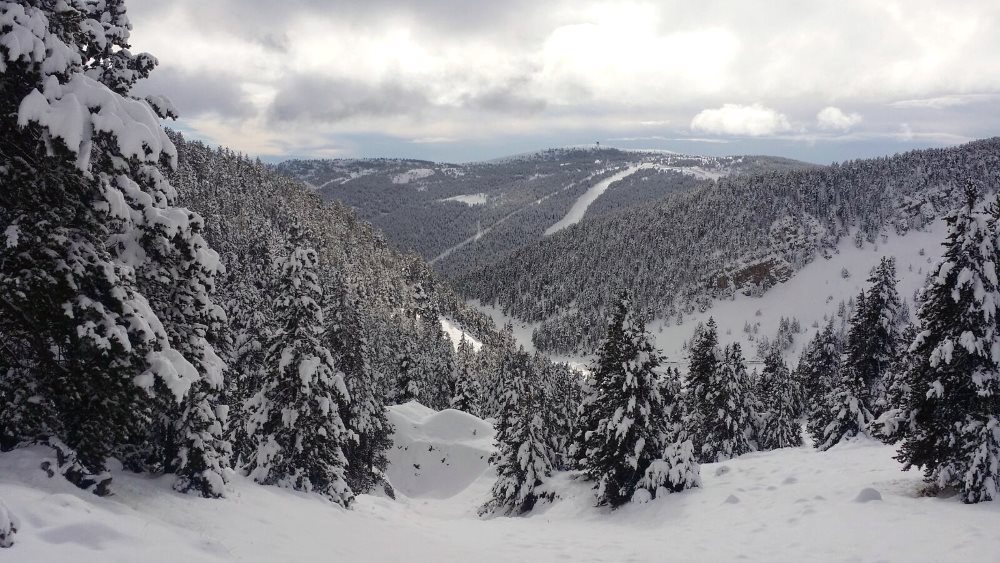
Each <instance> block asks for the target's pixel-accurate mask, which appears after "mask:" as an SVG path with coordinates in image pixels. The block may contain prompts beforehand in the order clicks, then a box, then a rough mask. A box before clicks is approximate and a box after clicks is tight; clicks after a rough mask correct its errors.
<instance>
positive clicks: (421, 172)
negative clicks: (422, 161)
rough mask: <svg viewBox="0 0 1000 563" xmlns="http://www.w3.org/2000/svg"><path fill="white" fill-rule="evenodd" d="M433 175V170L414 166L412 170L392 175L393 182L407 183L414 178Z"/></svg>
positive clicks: (418, 178)
mask: <svg viewBox="0 0 1000 563" xmlns="http://www.w3.org/2000/svg"><path fill="white" fill-rule="evenodd" d="M433 175H434V171H433V170H431V169H430V168H414V169H412V170H407V171H406V172H402V173H399V174H396V175H395V176H393V177H392V183H393V184H409V183H410V182H412V181H414V180H420V179H422V178H427V177H430V176H433Z"/></svg>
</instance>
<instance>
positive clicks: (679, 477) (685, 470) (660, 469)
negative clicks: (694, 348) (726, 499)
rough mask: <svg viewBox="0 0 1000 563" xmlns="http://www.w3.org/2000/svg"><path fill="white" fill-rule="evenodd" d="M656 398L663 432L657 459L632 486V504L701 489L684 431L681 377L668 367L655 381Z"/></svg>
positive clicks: (699, 471) (675, 370)
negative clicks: (660, 449)
mask: <svg viewBox="0 0 1000 563" xmlns="http://www.w3.org/2000/svg"><path fill="white" fill-rule="evenodd" d="M659 385H660V398H661V401H662V404H663V413H664V418H665V419H666V420H667V433H666V439H665V440H664V444H665V445H664V448H663V452H662V453H661V454H660V457H659V459H654V460H653V461H651V462H650V463H649V467H647V468H646V472H645V473H644V474H643V476H642V479H640V480H639V482H638V483H637V484H636V491H635V493H634V494H633V495H632V501H633V502H645V501H647V500H651V499H653V498H657V497H662V496H664V495H665V494H667V493H677V492H680V491H683V490H684V489H690V488H693V487H699V486H701V468H700V466H699V465H698V462H697V460H696V458H695V453H694V443H693V442H692V441H691V439H690V438H689V436H688V431H687V428H685V423H686V420H687V419H686V416H685V412H684V406H685V403H684V400H683V397H682V396H681V392H682V391H681V390H682V387H681V378H680V373H679V372H678V371H677V369H674V370H670V369H669V368H668V369H667V370H666V371H665V373H663V374H662V375H661V376H660V378H659Z"/></svg>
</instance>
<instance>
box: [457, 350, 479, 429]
mask: <svg viewBox="0 0 1000 563" xmlns="http://www.w3.org/2000/svg"><path fill="white" fill-rule="evenodd" d="M457 356H458V357H457V358H456V361H455V369H456V372H457V373H456V377H455V390H454V393H453V394H452V397H451V401H450V406H451V408H453V409H456V410H460V411H462V412H467V413H469V414H472V415H475V416H479V415H480V408H479V401H480V397H481V395H482V390H481V389H480V387H479V378H478V377H476V375H475V373H473V369H474V365H473V362H474V361H475V352H474V351H473V349H472V344H471V343H470V342H469V341H468V339H466V338H465V335H462V339H461V340H460V341H459V342H458V353H457Z"/></svg>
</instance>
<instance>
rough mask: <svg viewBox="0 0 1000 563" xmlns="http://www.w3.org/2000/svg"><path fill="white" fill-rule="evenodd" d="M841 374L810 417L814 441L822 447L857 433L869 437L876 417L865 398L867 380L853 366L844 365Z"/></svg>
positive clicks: (828, 446)
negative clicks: (871, 425) (869, 428)
mask: <svg viewBox="0 0 1000 563" xmlns="http://www.w3.org/2000/svg"><path fill="white" fill-rule="evenodd" d="M838 376H839V377H838V379H836V380H835V381H834V382H833V386H832V387H831V388H830V390H829V391H827V393H826V395H825V396H824V397H823V399H822V400H821V402H820V405H819V407H818V408H817V409H816V410H815V411H814V412H813V413H812V416H811V418H810V420H809V432H810V434H811V435H812V438H813V444H814V445H815V446H816V448H818V449H820V450H828V449H830V448H832V447H833V446H835V445H837V444H839V443H840V442H841V441H843V440H846V439H849V438H853V437H855V436H861V435H865V436H867V435H868V427H869V425H870V424H871V423H872V421H873V420H874V417H873V416H872V413H871V411H870V410H868V406H867V404H866V402H865V399H864V397H866V396H867V394H866V393H865V382H864V379H863V378H862V377H861V376H860V375H859V374H858V373H857V372H855V371H854V368H852V367H851V366H849V365H842V366H841V368H840V371H839V372H838Z"/></svg>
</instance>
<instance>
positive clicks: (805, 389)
mask: <svg viewBox="0 0 1000 563" xmlns="http://www.w3.org/2000/svg"><path fill="white" fill-rule="evenodd" d="M795 377H796V379H798V381H799V386H800V387H801V389H802V405H801V407H802V412H801V414H804V415H805V416H806V418H807V419H809V420H812V419H813V418H814V415H813V413H815V412H817V411H818V410H821V409H822V408H824V400H825V397H826V395H827V393H829V392H830V390H831V389H833V387H834V386H835V384H836V383H837V382H838V381H839V380H840V339H839V338H838V336H837V332H836V331H835V330H834V328H833V319H831V320H830V321H828V322H827V323H826V326H824V327H823V330H822V331H821V332H818V333H817V334H816V336H815V337H814V338H813V339H812V340H811V341H810V342H809V344H808V345H807V346H806V349H805V350H804V351H803V353H802V357H801V358H800V359H799V365H798V367H797V368H796V370H795ZM812 433H814V434H815V432H812Z"/></svg>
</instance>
